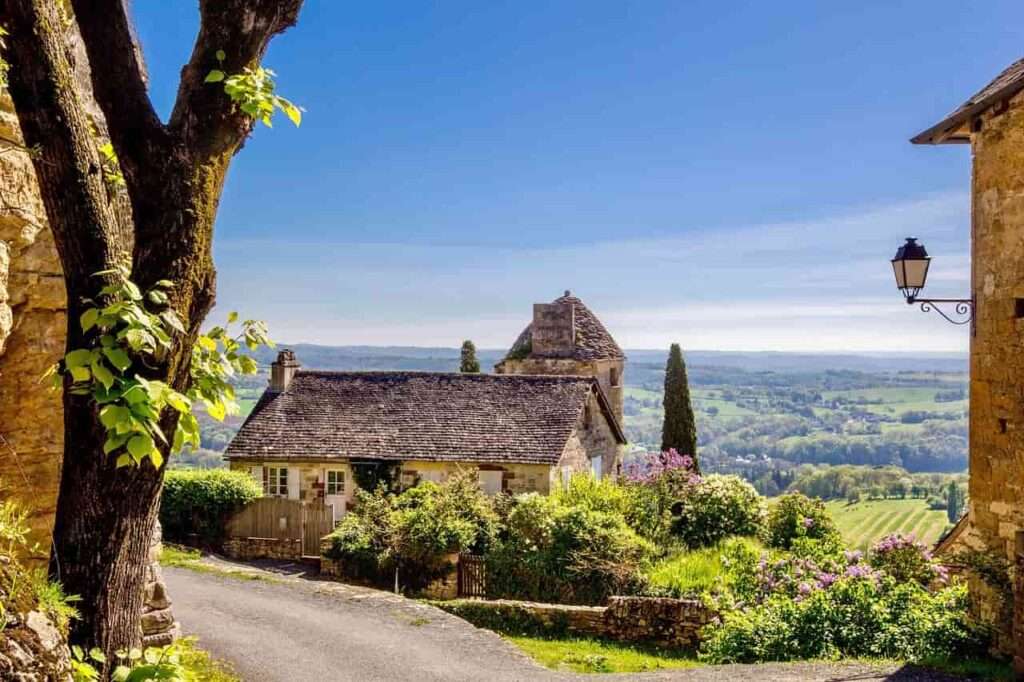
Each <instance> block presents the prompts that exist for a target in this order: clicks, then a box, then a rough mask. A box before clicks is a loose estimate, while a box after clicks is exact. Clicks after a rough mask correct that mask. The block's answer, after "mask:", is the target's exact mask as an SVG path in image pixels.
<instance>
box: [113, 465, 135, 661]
mask: <svg viewBox="0 0 1024 682" xmlns="http://www.w3.org/2000/svg"><path fill="white" fill-rule="evenodd" d="M131 463H132V458H131V457H129V456H128V455H126V454H124V455H118V456H117V461H116V462H114V464H115V466H117V468H118V469H121V468H124V467H126V466H131ZM112 679H115V680H116V679H117V676H116V675H115V676H114V677H113V678H112ZM121 679H124V678H121Z"/></svg>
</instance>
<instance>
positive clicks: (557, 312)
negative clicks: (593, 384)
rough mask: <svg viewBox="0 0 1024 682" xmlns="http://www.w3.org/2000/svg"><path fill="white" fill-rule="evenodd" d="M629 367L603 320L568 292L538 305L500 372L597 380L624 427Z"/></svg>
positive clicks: (534, 307)
mask: <svg viewBox="0 0 1024 682" xmlns="http://www.w3.org/2000/svg"><path fill="white" fill-rule="evenodd" d="M625 362H626V355H625V354H624V353H623V352H622V349H621V348H619V344H617V343H616V342H615V339H614V338H612V335H611V334H609V333H608V330H607V329H605V328H604V325H603V324H601V321H600V320H599V319H597V316H596V315H594V313H592V312H591V311H590V309H589V308H587V306H585V305H584V304H583V301H581V300H580V299H578V298H577V297H575V296H573V295H572V292H570V291H566V292H565V294H564V295H563V296H561V297H559V298H556V299H555V300H554V301H552V302H551V303H535V304H534V306H533V321H532V322H531V323H530V324H529V325H527V327H526V329H524V330H523V332H522V333H521V334H520V335H519V338H517V339H516V341H515V343H513V344H512V348H510V349H509V351H508V354H507V355H506V356H505V358H504V359H503V360H502V361H501V362H499V363H498V364H497V365H495V366H494V371H495V372H497V373H498V374H556V375H570V376H571V375H581V376H591V377H596V378H597V381H598V383H599V384H600V385H601V390H602V391H603V392H604V394H605V395H606V396H608V401H609V402H610V403H611V405H612V410H613V411H614V413H615V418H616V419H617V420H618V421H619V423H620V424H621V423H622V404H623V393H622V381H623V377H622V372H623V370H624V369H625Z"/></svg>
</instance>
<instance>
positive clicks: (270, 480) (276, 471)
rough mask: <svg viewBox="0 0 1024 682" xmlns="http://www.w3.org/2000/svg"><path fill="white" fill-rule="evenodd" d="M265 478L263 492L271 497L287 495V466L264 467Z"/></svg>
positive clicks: (288, 478) (288, 477)
mask: <svg viewBox="0 0 1024 682" xmlns="http://www.w3.org/2000/svg"><path fill="white" fill-rule="evenodd" d="M263 470H264V471H265V472H266V480H265V481H264V484H263V488H264V490H263V492H264V493H265V494H267V495H269V496H271V497H288V482H289V480H290V478H291V477H290V476H289V474H288V467H264V469H263Z"/></svg>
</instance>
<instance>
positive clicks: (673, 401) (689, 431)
mask: <svg viewBox="0 0 1024 682" xmlns="http://www.w3.org/2000/svg"><path fill="white" fill-rule="evenodd" d="M662 407H663V409H664V411H665V412H664V421H663V422H662V426H661V451H662V452H668V451H669V450H677V451H679V452H681V453H683V454H686V455H690V456H691V457H693V458H694V469H695V471H697V472H699V471H700V466H699V465H698V464H697V460H696V457H697V419H696V417H694V415H693V404H692V403H691V401H690V380H689V379H688V378H687V376H686V363H685V362H684V361H683V352H682V350H680V348H679V344H678V343H673V344H672V346H671V347H670V348H669V351H668V361H667V363H666V364H665V390H664V393H663V394H662Z"/></svg>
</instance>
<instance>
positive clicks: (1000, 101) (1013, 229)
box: [912, 59, 1024, 648]
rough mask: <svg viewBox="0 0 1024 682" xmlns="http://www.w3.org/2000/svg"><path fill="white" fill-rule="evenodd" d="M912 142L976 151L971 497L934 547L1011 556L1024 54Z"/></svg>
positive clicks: (1020, 333) (1021, 472) (1022, 446)
mask: <svg viewBox="0 0 1024 682" xmlns="http://www.w3.org/2000/svg"><path fill="white" fill-rule="evenodd" d="M912 142H913V143H914V144H969V145H970V148H971V153H972V157H973V170H972V182H971V203H972V211H971V213H972V217H971V270H972V274H971V290H972V295H973V297H974V310H975V313H974V331H973V334H972V337H971V351H970V372H971V379H970V406H971V410H970V435H969V442H970V484H969V485H970V505H969V509H968V512H967V514H966V516H965V517H964V518H963V519H962V520H961V522H960V523H959V524H957V527H956V528H955V529H954V530H953V532H951V533H950V534H949V535H948V536H947V537H946V538H945V539H944V540H943V542H942V543H941V544H940V546H939V548H938V550H939V552H940V553H947V554H948V553H955V552H957V551H961V550H964V549H974V550H983V551H988V552H992V553H994V554H996V555H997V556H999V557H1003V558H1005V559H1007V560H1010V561H1011V562H1012V561H1013V560H1014V554H1015V547H1014V545H1015V536H1016V534H1017V532H1018V531H1020V530H1021V529H1024V354H1022V353H1021V349H1022V347H1024V59H1022V60H1019V61H1017V62H1015V63H1014V64H1012V65H1010V66H1009V67H1008V68H1007V69H1006V70H1005V71H1003V72H1002V73H1001V74H999V75H998V76H997V77H996V78H995V80H993V81H992V82H991V83H989V84H988V85H986V86H985V87H984V88H982V89H981V91H979V92H978V93H977V94H975V95H974V96H973V97H971V98H970V99H969V100H967V101H966V102H965V103H964V104H963V105H961V106H960V107H959V108H958V109H956V110H955V111H954V112H953V113H952V114H950V115H949V116H947V117H946V118H944V119H943V120H941V121H939V122H938V123H936V124H935V125H933V126H932V127H930V128H928V129H927V130H925V131H924V132H922V133H920V134H919V135H917V136H916V137H914V138H913V139H912ZM972 594H973V595H974V597H975V600H974V601H975V604H976V606H977V607H978V608H979V610H980V611H981V612H982V614H983V615H987V616H990V617H993V618H996V619H997V620H1001V621H1002V622H1003V624H1004V626H1008V625H1009V623H1007V622H1006V620H1007V619H1008V617H1009V609H1007V608H1006V606H1007V605H1006V604H1005V603H1003V602H1004V601H1005V600H1004V599H1003V597H1002V596H1001V595H999V594H995V593H993V591H992V590H990V589H988V588H987V587H986V586H985V585H983V584H981V583H980V582H979V583H978V584H973V585H972ZM1020 599H1021V597H1020V596H1018V601H1020ZM1021 611H1022V612H1024V609H1021ZM1021 626H1024V623H1022V624H1021ZM1007 631H1008V628H1007ZM1003 648H1008V647H1007V646H1004V647H1003Z"/></svg>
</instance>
